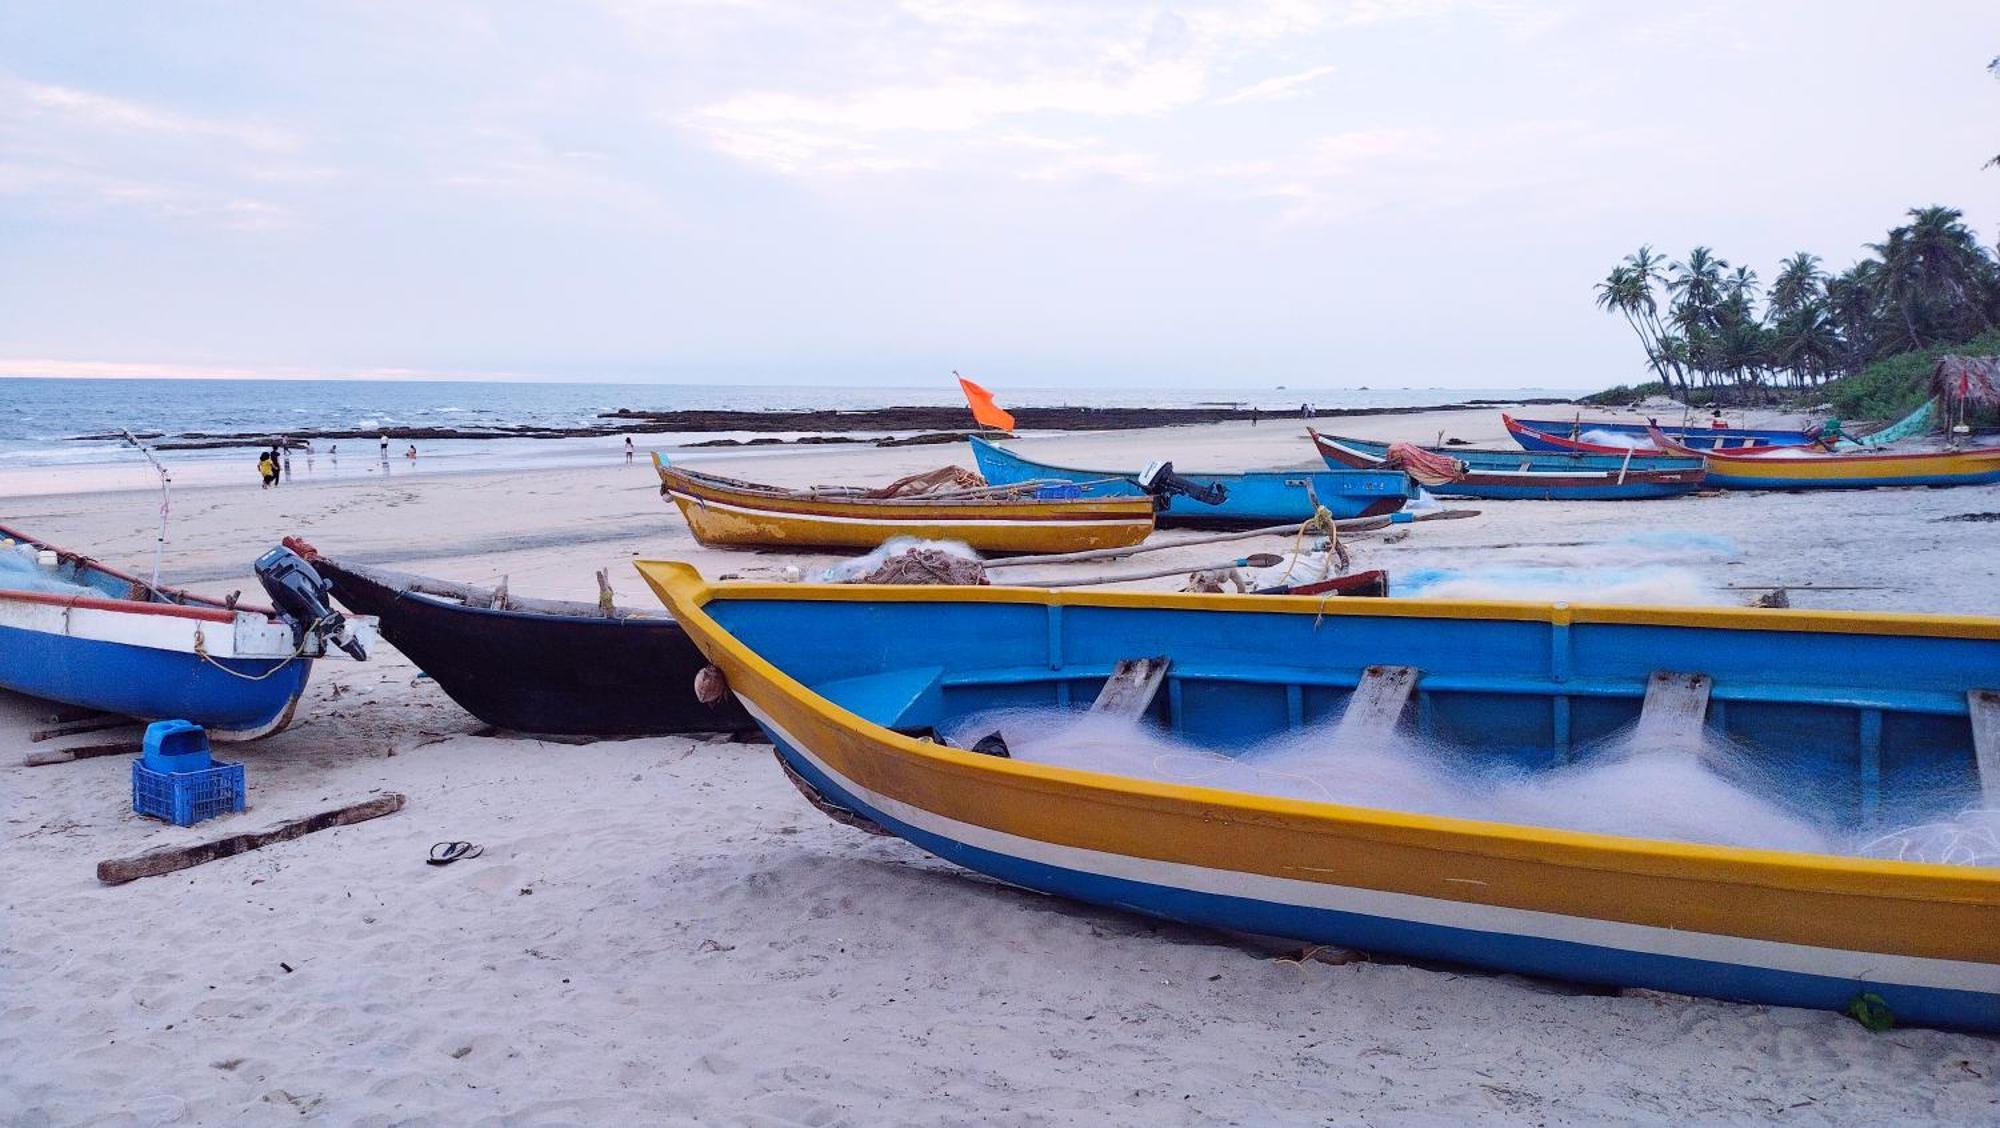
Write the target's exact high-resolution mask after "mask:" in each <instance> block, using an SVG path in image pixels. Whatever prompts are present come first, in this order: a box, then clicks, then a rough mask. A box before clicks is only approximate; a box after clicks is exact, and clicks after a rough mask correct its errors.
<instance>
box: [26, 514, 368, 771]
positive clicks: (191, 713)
mask: <svg viewBox="0 0 2000 1128" xmlns="http://www.w3.org/2000/svg"><path fill="white" fill-rule="evenodd" d="M24 549H25V550H26V551H23V550H24ZM45 554H46V555H45ZM37 557H41V558H42V559H45V560H49V561H50V562H49V563H46V564H44V563H40V562H38V560H37ZM335 618H338V616H335ZM329 637H330V636H329V634H328V633H327V631H325V630H316V629H314V624H313V623H304V624H301V623H300V622H299V621H298V620H297V619H296V618H293V617H288V616H285V615H280V614H278V613H277V612H273V611H268V610H263V609H259V608H255V607H249V606H244V605H241V604H237V605H233V606H232V605H230V604H227V603H224V602H223V601H221V600H215V599H209V598H206V597H204V596H199V595H194V594H192V593H190V592H185V591H181V590H179V589H177V588H168V587H154V586H152V585H151V584H149V583H147V582H146V581H145V580H142V579H140V578H138V577H136V576H130V575H127V574H125V573H123V572H119V571H116V570H115V569H112V568H107V567H105V566H104V565H102V564H99V563H98V562H96V561H95V560H91V559H89V558H88V557H84V556H80V555H78V554H76V553H73V552H67V551H64V550H62V549H58V548H55V547H54V546H53V545H49V544H46V543H44V542H42V541H39V540H36V539H34V538H32V537H29V536H26V535H24V534H22V533H19V532H16V531H14V530H12V529H8V528H5V527H0V688H5V689H10V690H13V691H14V692H16V693H25V694H28V695H29V696H32V697H41V698H45V699H47V700H50V701H59V702H63V703H65V704H69V705H77V706H82V707H84V708H89V709H96V710H99V711H101V712H105V713H115V714H121V715H124V716H130V717H135V718H138V719H140V720H146V721H155V720H166V719H180V720H188V721H193V722H195V723H196V724H199V725H202V726H204V727H205V728H207V729H208V731H209V735H210V736H211V737H213V738H215V739H217V740H253V739H256V738H258V737H261V736H266V735H269V734H271V733H273V732H276V731H278V730H279V729H282V728H284V727H285V726H286V725H287V724H289V723H290V721H291V719H292V713H293V711H294V710H295V709H296V708H297V707H298V701H299V695H300V694H301V693H303V692H304V691H305V687H306V679H307V677H309V676H310V675H311V672H312V663H313V658H314V657H316V656H318V655H321V654H324V653H325V651H326V643H327V641H328V640H329ZM350 644H351V643H350ZM355 649H356V650H358V649H359V647H358V645H357V646H356V647H355Z"/></svg>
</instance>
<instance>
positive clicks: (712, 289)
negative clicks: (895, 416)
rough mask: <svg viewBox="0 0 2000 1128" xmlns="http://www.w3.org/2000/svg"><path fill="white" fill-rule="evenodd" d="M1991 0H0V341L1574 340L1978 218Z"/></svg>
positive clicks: (1359, 369)
mask: <svg viewBox="0 0 2000 1128" xmlns="http://www.w3.org/2000/svg"><path fill="white" fill-rule="evenodd" d="M1995 55H2000V3H1995V2H1994V0H1970V2H1957V0H1922V2H1915V3H1909V4H1902V5H1885V4H1880V3H1876V2H1873V0H1821V2H1814V3H1790V2H1784V0H1754V2H1730V3H1699V2H1694V3H1678V4H1646V5H1637V4H1614V3H1601V2H1597V0H1578V2H1574V3H1569V2H1560V0H1557V2H1550V3H1525V2H1515V0H1329V2H1327V3H1318V4H1301V3H1288V2H1282V0H1269V2H1253V0H1245V2H1241V3H1234V2H1218V3H1187V4H1123V3H1098V4H1081V3H1047V4H1043V3H1034V2H1028V0H968V2H966V3H956V4H954V3H945V2H942V0H902V2H900V3H888V2H884V3H868V4H861V3H852V4H850V3H839V2H833V0H800V2H792V0H684V2H666V0H657V2H656V0H573V2H568V3H558V2H548V0H544V2H523V3H503V2H496V3H480V4H472V3H458V2H453V0H435V2H427V3H419V4H411V3H404V2H399V0H382V2H370V0H360V2H345V3H339V4H320V3H311V2H306V0H300V2H288V3H283V4H271V3H264V2H251V3H240V4H233V3H197V2H188V3H174V4H153V3H139V2H136V0H134V2H131V3H123V4H102V3H94V2H91V0H65V2H61V3H55V2H29V0H0V374H13V375H22V374H37V375H190V376H192V375H257V374H266V375H307V374H311V375H323V376H373V377H381V376H384V375H400V376H410V377H424V376H453V375H456V376H484V377H496V376H497V377H518V378H543V379H574V380H633V381H659V382H670V383H701V382H709V381H715V382H724V383H731V382H736V383H779V384H857V385H895V384H920V383H929V382H934V381H936V380H938V379H941V378H944V377H945V376H946V374H947V373H948V372H949V371H950V370H951V369H959V370H961V371H964V372H966V373H967V374H968V375H972V376H975V377H977V378H982V379H983V380H984V381H985V382H986V383H988V385H989V386H994V385H1000V386H1005V385H1008V384H1014V385H1021V386H1036V387H1051V386H1064V385H1069V384H1078V385H1106V386H1120V385H1130V386H1188V387H1222V386H1231V385H1235V384H1238V383H1242V384H1245V385H1249V386H1258V385H1263V384H1265V383H1280V384H1289V385H1291V386H1299V387H1341V386H1353V385H1371V386H1374V387H1378V388H1379V387H1385V386H1404V385H1413V386H1429V385H1442V386H1447V387H1467V388H1472V387H1491V388H1510V387H1525V386H1536V387H1564V388H1571V387H1573V388H1589V387H1602V386H1605V385H1608V384H1613V383H1622V382H1631V381H1636V380H1639V379H1643V378H1644V376H1645V373H1644V369H1643V356H1642V355H1641V352H1640V350H1639V348H1638V346H1637V344H1636V342H1635V340H1634V339H1633V338H1632V336H1631V334H1630V331H1629V330H1628V329H1627V327H1626V326H1625V325H1624V324H1623V323H1622V322H1621V321H1620V320H1619V319H1617V318H1615V317H1612V316H1608V315H1606V314H1605V313H1603V312H1601V311H1599V310H1598V309H1596V308H1595V306H1594V305H1593V302H1592V292H1591V290H1592V286H1593V284H1595V283H1596V282H1597V281H1598V280H1600V279H1601V278H1602V277H1603V276H1604V274H1605V272H1606V271H1607V270H1608V269H1609V268H1610V267H1611V266H1612V265H1614V264H1615V263H1616V262H1617V261H1618V260H1619V259H1620V258H1622V257H1623V256H1624V255H1626V254H1628V253H1630V252H1631V251H1632V250H1633V249H1635V248H1636V247H1638V246H1639V245H1640V244H1642V243H1648V244H1651V245H1653V246H1654V247H1655V248H1657V249H1659V250H1661V251H1663V252H1664V253H1667V254H1668V255H1670V256H1675V257H1678V256H1679V255H1682V254H1684V253H1685V252H1686V250H1687V248H1689V247H1691V246H1693V245H1696V244H1706V245H1709V246H1712V247H1714V248H1715V250H1716V251H1717V253H1719V254H1720V255H1721V256H1722V257H1723V258H1725V259H1727V260H1728V261H1729V262H1731V263H1747V264H1749V265H1750V266H1752V267H1753V268H1755V269H1756V270H1758V271H1759V273H1760V274H1762V275H1764V276H1765V277H1766V278H1768V277H1769V276H1770V275H1771V274H1772V273H1773V268H1774V267H1775V264H1776V263H1777V261H1778V260H1779V259H1780V258H1782V257H1784V256H1786V255H1789V254H1791V253H1792V252H1795V251H1799V250H1809V251H1813V252H1815V253H1817V254H1819V255H1821V256H1822V257H1823V258H1824V259H1825V260H1826V262H1827V263H1828V265H1829V266H1831V267H1833V268H1835V269H1839V268H1841V267H1844V266H1846V265H1848V264H1849V263H1851V262H1852V261H1853V260H1854V259H1855V258H1856V257H1858V256H1859V255H1860V254H1861V253H1863V250H1864V245H1865V244H1866V243H1869V242H1873V241H1878V240H1880V239H1881V238H1882V236H1883V233H1884V232H1885V231H1886V230H1887V229H1888V228H1889V227H1890V226H1892V225H1893V224H1895V223H1896V222H1897V221H1898V220H1899V219H1900V218H1901V217H1902V215H1903V213H1904V211H1905V210H1906V209H1908V208H1911V207H1916V206H1921V205H1927V204H1934V203H1935V204H1947V205H1950V206H1954V207H1958V208H1961V209H1963V210H1964V211H1965V212H1966V217H1967V220H1968V222H1970V223H1971V224H1972V225H1973V227H1974V228H1975V230H1977V231H1978V232H1979V233H1980V235H1981V238H1982V240H1984V241H1988V242H1991V241H1993V240H1994V239H1995V238H1996V236H2000V169H1983V168H1982V167H1981V166H1982V164H1983V162H1985V161H1986V160H1987V159H1988V158H1990V157H1992V156H1993V154H1994V153H1995V152H1996V151H2000V80H1996V79H1995V78H1994V76H1993V75H1992V74H1991V73H1989V72H1988V71H1987V70H1986V64H1987V63H1988V61H1989V60H1991V59H1992V58H1993V57H1994V56H1995Z"/></svg>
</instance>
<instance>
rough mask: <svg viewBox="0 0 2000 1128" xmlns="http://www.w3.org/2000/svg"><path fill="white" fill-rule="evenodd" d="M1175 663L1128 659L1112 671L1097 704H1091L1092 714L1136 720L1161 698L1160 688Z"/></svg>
mask: <svg viewBox="0 0 2000 1128" xmlns="http://www.w3.org/2000/svg"><path fill="white" fill-rule="evenodd" d="M1171 665H1173V659H1171V658H1167V657H1159V658H1127V659H1125V660H1123V661H1121V662H1119V663H1118V664H1117V665H1116V666H1114V667H1112V669H1111V676H1110V677H1109V678H1107V679H1106V680H1105V682H1104V688H1103V689H1100V690H1098V691H1097V700H1095V701H1093V702H1091V703H1090V711H1091V712H1092V713H1096V714H1099V715H1101V716H1106V717H1124V718H1127V719H1130V720H1137V719H1138V717H1139V715H1140V714H1142V713H1144V712H1145V711H1146V710H1147V708H1148V707H1150V706H1151V705H1152V704H1153V699H1154V698H1155V697H1158V696H1159V695H1160V686H1161V685H1162V684H1163V683H1164V682H1165V681H1166V680H1167V668H1168V667H1169V666H1171Z"/></svg>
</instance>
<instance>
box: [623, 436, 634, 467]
mask: <svg viewBox="0 0 2000 1128" xmlns="http://www.w3.org/2000/svg"><path fill="white" fill-rule="evenodd" d="M632 453H633V452H632V436H630V435H627V436H625V461H627V462H630V461H632Z"/></svg>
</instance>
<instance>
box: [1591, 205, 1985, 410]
mask: <svg viewBox="0 0 2000 1128" xmlns="http://www.w3.org/2000/svg"><path fill="white" fill-rule="evenodd" d="M1909 220H1910V221H1909V222H1908V223H1906V224H1903V225H1902V226H1899V227H1896V228H1894V229H1893V230H1891V231H1890V232H1889V235H1888V238H1887V239H1885V240H1884V241H1882V242H1880V243H1872V244H1870V245H1869V250H1871V251H1873V252H1874V254H1873V255H1871V256H1869V257H1866V258H1863V259H1862V260H1861V261H1860V262H1858V263H1856V264H1855V265H1854V266H1852V267H1850V268H1849V269H1848V270H1846V271H1844V272H1843V273H1841V274H1839V275H1836V276H1831V277H1829V276H1828V275H1827V273H1826V272H1825V271H1823V270H1821V269H1820V259H1819V257H1818V256H1817V255H1813V254H1808V253H1806V252H1803V251H1801V252H1800V253H1798V254H1796V255H1793V256H1792V257H1791V258H1789V259H1786V260H1785V261H1784V262H1782V263H1780V264H1779V266H1778V274H1777V278H1776V279H1775V280H1774V281H1773V282H1772V283H1771V287H1770V290H1769V292H1768V293H1761V294H1760V292H1759V290H1758V286H1757V275H1756V272H1754V271H1752V270H1750V269H1749V268H1748V267H1743V266H1738V267H1735V268H1733V269H1732V268H1731V267H1730V265H1729V263H1728V262H1727V261H1725V260H1724V259H1722V258H1720V257H1718V256H1717V255H1716V254H1715V252H1714V251H1712V250H1710V249H1709V248H1707V247H1696V248H1694V249H1693V250H1692V251H1689V252H1688V254H1687V257H1686V258H1685V259H1682V260H1680V261H1677V262H1668V261H1667V260H1666V259H1665V258H1664V257H1662V256H1659V255H1656V254H1654V253H1653V249H1652V248H1651V247H1641V248H1639V249H1638V251H1636V252H1634V253H1633V254H1631V255H1629V256H1627V257H1626V259H1625V261H1624V262H1622V263H1620V264H1619V265H1617V266H1616V267H1613V268H1612V270H1611V273H1610V274H1609V275H1608V276H1606V278H1605V279H1604V281H1603V282H1600V283H1599V284H1598V286H1597V304H1598V306H1599V307H1600V308H1602V309H1604V310H1605V311H1607V312H1611V313H1617V314H1619V315H1621V316H1623V317H1624V318H1625V321H1626V323H1627V324H1629V325H1630V326H1632V330H1633V332H1635V333H1637V334H1638V336H1639V343H1640V344H1641V345H1642V346H1643V347H1644V348H1645V350H1646V362H1647V365H1648V366H1649V367H1650V368H1652V370H1653V372H1654V373H1655V374H1656V375H1658V376H1659V377H1660V381H1661V382H1662V383H1664V384H1666V385H1668V386H1669V387H1671V388H1672V389H1673V390H1674V392H1675V394H1677V395H1680V396H1682V397H1683V398H1687V397H1689V396H1690V393H1693V392H1695V391H1696V390H1697V389H1709V390H1711V391H1713V392H1714V393H1715V394H1716V399H1717V400H1729V401H1735V402H1762V401H1765V400H1767V399H1769V398H1771V390H1772V389H1773V388H1775V387H1778V386H1780V385H1789V386H1790V387H1792V388H1796V389H1805V388H1811V387H1815V386H1817V385H1821V384H1824V383H1826V382H1827V381H1829V380H1834V379H1837V378H1847V379H1853V378H1855V377H1857V376H1858V375H1859V374H1861V373H1862V372H1863V371H1864V370H1865V369H1867V368H1868V366H1869V365H1870V364H1872V363H1875V362H1877V361H1882V360H1886V359H1888V358H1890V357H1894V356H1897V355H1899V354H1902V353H1906V352H1913V351H1921V350H1927V349H1930V348H1932V347H1933V346H1936V345H1943V344H1952V343H1957V342H1964V341H1968V340H1971V339H1972V338H1974V337H1977V336H1979V335H1981V334H1984V333H1988V332H1991V331H1993V330H1994V329H1996V328H2000V260H1996V259H1995V257H1994V254H1993V252H1992V251H1989V250H1988V249H1987V248H1986V247H1985V246H1984V245H1982V244H1981V243H1980V242H1979V240H1978V238H1977V237H1976V236H1974V235H1973V233H1972V229H1971V228H1969V227H1967V226H1966V225H1965V223H1964V214H1963V213H1962V212H1960V211H1958V210H1957V209H1956V208H1946V207H1928V208H1912V209H1911V210H1910V212H1909Z"/></svg>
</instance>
